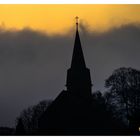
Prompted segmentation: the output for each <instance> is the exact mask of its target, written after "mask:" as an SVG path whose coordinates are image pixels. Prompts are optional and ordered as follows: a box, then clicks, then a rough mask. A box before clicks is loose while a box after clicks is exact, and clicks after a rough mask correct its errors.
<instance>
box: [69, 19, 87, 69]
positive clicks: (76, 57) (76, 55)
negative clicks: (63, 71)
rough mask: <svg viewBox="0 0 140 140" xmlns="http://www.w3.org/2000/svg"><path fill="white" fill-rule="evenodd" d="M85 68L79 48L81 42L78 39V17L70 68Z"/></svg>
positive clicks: (80, 48)
mask: <svg viewBox="0 0 140 140" xmlns="http://www.w3.org/2000/svg"><path fill="white" fill-rule="evenodd" d="M72 67H73V68H76V67H78V68H85V67H86V65H85V60H84V55H83V51H82V47H81V41H80V37H79V32H78V17H76V37H75V43H74V50H73V56H72V63H71V68H72Z"/></svg>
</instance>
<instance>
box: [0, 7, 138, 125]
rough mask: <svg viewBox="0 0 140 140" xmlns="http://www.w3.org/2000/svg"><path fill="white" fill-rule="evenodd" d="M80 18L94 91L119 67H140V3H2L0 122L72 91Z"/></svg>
mask: <svg viewBox="0 0 140 140" xmlns="http://www.w3.org/2000/svg"><path fill="white" fill-rule="evenodd" d="M75 16H79V34H80V38H81V43H82V48H83V52H84V56H85V61H86V65H87V67H88V68H89V69H90V72H91V79H92V83H93V88H92V91H93V92H95V91H97V90H101V91H102V92H104V91H105V88H104V82H105V79H107V78H108V77H109V76H110V75H111V74H112V72H113V71H114V70H115V69H117V68H120V67H132V68H135V69H138V70H140V63H139V60H140V5H0V23H1V26H0V112H1V113H0V126H12V127H14V126H15V120H16V117H18V116H19V114H20V112H21V111H22V110H23V109H25V108H27V107H28V106H31V105H35V104H37V103H38V102H40V101H42V100H45V99H55V97H56V96H57V95H58V94H59V93H60V92H61V91H62V90H63V89H66V87H65V84H66V75H67V69H68V68H69V67H70V64H71V58H72V51H73V45H74V38H75V19H74V17H75Z"/></svg>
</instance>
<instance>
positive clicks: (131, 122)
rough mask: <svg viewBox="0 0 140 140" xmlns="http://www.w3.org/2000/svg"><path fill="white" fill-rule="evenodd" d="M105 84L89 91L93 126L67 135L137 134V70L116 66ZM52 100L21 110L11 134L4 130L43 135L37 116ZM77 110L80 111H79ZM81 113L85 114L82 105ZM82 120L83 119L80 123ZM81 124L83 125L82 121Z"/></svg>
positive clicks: (139, 95)
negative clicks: (99, 89)
mask: <svg viewBox="0 0 140 140" xmlns="http://www.w3.org/2000/svg"><path fill="white" fill-rule="evenodd" d="M105 87H106V91H105V92H103V93H101V91H96V92H94V93H93V94H92V104H91V105H90V108H92V109H91V110H90V111H92V112H91V113H90V114H91V116H90V124H91V125H90V127H91V126H92V127H91V128H90V129H88V126H87V132H85V129H84V132H83V131H82V130H81V131H78V133H74V132H71V133H66V135H139V134H140V133H139V127H140V71H139V70H136V69H133V68H125V67H122V68H119V69H116V70H114V72H113V73H112V75H111V76H109V77H108V78H107V79H106V80H105ZM52 103H53V101H51V100H49V101H48V100H44V101H42V102H40V103H39V104H37V105H35V106H32V107H29V108H27V109H24V110H23V111H22V112H21V114H20V116H18V117H17V120H16V128H15V129H13V130H12V131H11V130H10V131H11V133H9V131H7V132H8V133H7V135H10V134H11V135H42V133H40V130H39V119H40V117H41V116H42V114H43V113H44V112H45V111H46V109H47V108H49V106H50V105H51V104H52ZM83 106H84V104H83ZM68 111H69V110H68ZM80 111H81V110H80ZM80 111H79V113H81V112H80ZM82 113H83V114H85V113H86V112H85V110H84V107H83V112H82ZM70 117H71V116H70ZM91 118H92V120H91ZM86 121H87V120H85V122H86ZM85 122H84V120H83V125H85V124H84V123H85ZM52 125H54V124H52ZM80 125H81V126H82V124H80ZM85 126H86V125H85ZM66 127H67V124H66ZM79 130H80V129H79ZM91 130H92V131H91ZM0 134H1V135H6V132H5V131H4V133H3V131H2V130H1V129H0ZM43 135H51V133H47V131H46V132H45V133H43ZM56 135H59V133H57V134H56ZM60 135H62V134H60ZM64 135H65V133H64Z"/></svg>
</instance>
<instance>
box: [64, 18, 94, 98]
mask: <svg viewBox="0 0 140 140" xmlns="http://www.w3.org/2000/svg"><path fill="white" fill-rule="evenodd" d="M78 24H79V23H78V17H76V36H75V42H74V49H73V55H72V62H71V68H70V69H68V72H67V83H66V86H67V91H68V92H69V93H70V94H74V95H76V96H79V97H84V98H89V97H91V85H92V84H91V77H90V71H89V69H88V68H86V64H85V60H84V55H83V51H82V46H81V41H80V36H79V31H78Z"/></svg>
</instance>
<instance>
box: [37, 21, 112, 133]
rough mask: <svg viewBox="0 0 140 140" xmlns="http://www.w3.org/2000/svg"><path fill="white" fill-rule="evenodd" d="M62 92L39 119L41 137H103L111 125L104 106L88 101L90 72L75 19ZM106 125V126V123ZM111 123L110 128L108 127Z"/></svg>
mask: <svg viewBox="0 0 140 140" xmlns="http://www.w3.org/2000/svg"><path fill="white" fill-rule="evenodd" d="M66 87H67V90H63V91H62V92H61V93H60V94H59V95H58V96H57V97H56V99H55V100H54V101H53V102H52V103H51V105H50V106H49V107H48V108H47V110H46V111H45V113H44V114H43V115H42V116H41V118H40V119H39V133H40V134H41V135H104V134H108V132H109V134H110V130H113V127H112V126H113V123H112V122H111V119H110V118H109V115H108V114H107V112H106V110H105V109H104V106H100V105H99V104H97V103H96V102H94V101H93V99H92V83H91V76H90V70H89V69H88V68H87V67H86V63H85V59H84V55H83V51H82V46H81V41H80V36H79V31H78V20H76V36H75V42H74V49H73V55H72V62H71V67H70V68H69V69H68V71H67V80H66ZM108 122H110V123H108ZM110 124H111V125H110Z"/></svg>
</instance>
